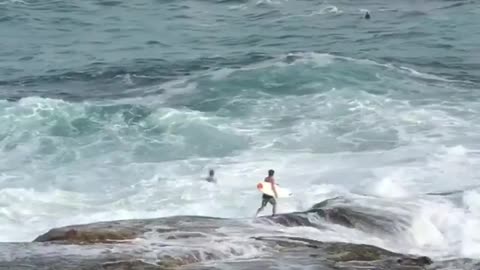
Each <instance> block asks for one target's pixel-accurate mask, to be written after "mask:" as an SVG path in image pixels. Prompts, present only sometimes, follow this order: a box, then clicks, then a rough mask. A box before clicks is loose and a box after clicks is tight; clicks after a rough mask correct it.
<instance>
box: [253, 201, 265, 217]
mask: <svg viewBox="0 0 480 270" xmlns="http://www.w3.org/2000/svg"><path fill="white" fill-rule="evenodd" d="M266 205H267V200H265V198H262V205H261V206H260V208H258V210H257V213H256V214H255V216H258V213H260V212H261V211H262V210H263V208H265V206H266Z"/></svg>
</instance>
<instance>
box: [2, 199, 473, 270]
mask: <svg viewBox="0 0 480 270" xmlns="http://www.w3.org/2000/svg"><path fill="white" fill-rule="evenodd" d="M334 204H335V200H331V201H329V202H327V203H323V204H321V205H320V206H321V207H322V208H317V209H310V210H309V211H305V212H297V213H288V214H281V215H277V216H275V217H263V218H259V219H257V222H268V223H277V224H281V225H284V226H290V227H293V226H311V227H315V228H317V229H319V230H322V229H323V228H324V226H325V224H328V223H336V224H341V225H342V224H343V225H344V226H353V227H354V228H362V229H364V230H368V229H369V226H370V229H372V228H373V229H372V230H374V231H376V232H378V231H379V230H380V229H379V228H382V227H384V226H387V225H388V224H390V223H388V222H383V221H377V220H375V219H381V217H379V214H371V213H368V212H366V213H363V212H362V211H357V210H352V209H350V208H348V207H347V206H345V205H334ZM394 221H395V219H392V222H394ZM277 227H278V226H277ZM384 231H388V230H387V229H385V230H384ZM252 235H253V236H252ZM478 266H479V264H478V262H477V261H460V260H455V261H449V262H432V260H431V259H430V258H428V257H424V256H414V255H409V254H399V253H395V252H392V251H388V250H385V249H382V248H379V247H375V246H371V245H360V244H351V243H337V242H321V241H316V240H312V239H308V238H306V237H304V236H303V235H302V237H293V236H291V235H286V234H285V232H284V231H282V230H272V228H271V227H269V226H252V224H251V223H250V222H249V221H242V220H241V219H220V218H210V217H195V216H176V217H167V218H158V219H145V220H123V221H112V222H100V223H93V224H85V225H76V226H68V227H63V228H56V229H52V230H50V231H48V232H47V233H45V234H43V235H41V236H39V237H37V238H36V239H35V240H34V242H31V243H6V244H5V243H3V244H0V270H3V269H19V270H27V269H28V270H30V269H35V270H53V269H64V270H73V269H82V270H98V269H108V270H110V269H112V270H113V269H121V270H122V269H131V270H142V269H146V270H157V269H160V270H163V269H169V270H173V269H182V270H188V269H192V270H193V269H195V270H198V269H229V270H230V269H231V270H247V269H272V270H273V269H279V268H281V269H291V270H296V269H299V270H300V269H307V268H308V269H322V270H334V269H335V270H339V269H340V270H341V269H345V270H346V269H349V270H356V269H358V270H360V269H372V270H373V269H375V270H420V269H423V270H446V269H463V270H474V269H475V270H476V269H479V267H478Z"/></svg>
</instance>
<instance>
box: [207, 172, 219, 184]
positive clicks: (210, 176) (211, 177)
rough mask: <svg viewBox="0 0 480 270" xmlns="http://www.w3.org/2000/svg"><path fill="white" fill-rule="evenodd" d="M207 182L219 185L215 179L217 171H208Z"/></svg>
mask: <svg viewBox="0 0 480 270" xmlns="http://www.w3.org/2000/svg"><path fill="white" fill-rule="evenodd" d="M205 180H207V182H212V183H217V179H215V171H214V170H213V169H210V170H209V171H208V176H207V178H206V179H205Z"/></svg>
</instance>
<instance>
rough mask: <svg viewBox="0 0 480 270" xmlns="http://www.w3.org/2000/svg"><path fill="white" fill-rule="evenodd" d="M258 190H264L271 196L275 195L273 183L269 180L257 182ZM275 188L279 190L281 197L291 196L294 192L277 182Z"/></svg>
mask: <svg viewBox="0 0 480 270" xmlns="http://www.w3.org/2000/svg"><path fill="white" fill-rule="evenodd" d="M257 189H258V191H260V192H262V193H263V194H267V195H270V196H275V194H274V193H273V190H272V184H271V183H269V182H259V183H258V184H257ZM275 190H276V191H277V195H278V197H279V198H284V197H290V196H292V192H290V190H288V189H286V188H282V187H279V186H278V185H277V184H275Z"/></svg>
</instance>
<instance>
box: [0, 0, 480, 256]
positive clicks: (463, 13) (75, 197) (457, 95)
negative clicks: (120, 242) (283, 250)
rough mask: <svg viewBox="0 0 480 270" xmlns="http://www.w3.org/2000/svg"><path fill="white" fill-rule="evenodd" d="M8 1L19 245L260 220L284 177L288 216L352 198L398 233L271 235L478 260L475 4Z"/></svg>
mask: <svg viewBox="0 0 480 270" xmlns="http://www.w3.org/2000/svg"><path fill="white" fill-rule="evenodd" d="M0 8H1V11H0V23H1V24H2V25H4V27H1V29H0V35H1V36H2V37H5V39H4V38H2V40H3V41H2V43H3V45H2V47H1V48H0V60H1V61H0V74H1V75H0V98H1V100H0V123H1V125H0V151H1V155H0V232H2V233H0V241H1V242H23V241H32V240H33V239H34V238H35V237H37V236H38V235H40V234H42V233H44V232H46V231H47V230H49V229H50V228H55V227H60V226H66V225H71V224H83V223H90V222H98V221H109V220H117V219H142V218H158V217H170V216H177V215H200V216H212V217H222V218H232V219H241V220H245V222H253V217H254V214H255V211H256V209H257V208H258V207H259V206H260V204H261V194H260V193H259V192H258V191H257V190H256V188H255V187H256V183H257V182H259V181H261V180H262V179H263V178H264V177H265V176H266V173H267V171H268V170H269V169H274V170H275V172H276V179H277V182H278V183H279V184H280V185H282V186H285V187H288V189H290V190H291V191H292V192H293V194H294V196H293V197H290V198H282V199H279V205H278V211H279V212H280V213H289V212H295V211H305V210H307V209H308V208H310V207H311V206H312V205H314V204H316V203H318V202H321V201H323V200H326V199H332V198H338V197H341V198H345V202H344V205H348V207H352V208H354V209H361V210H362V211H366V212H368V213H371V214H374V215H379V216H384V217H390V218H398V219H399V220H400V221H401V222H399V223H394V224H390V225H389V226H390V227H391V228H392V230H393V231H392V233H391V234H390V235H389V236H388V237H385V236H384V235H382V234H380V233H376V232H371V233H367V232H365V231H362V230H357V229H355V228H344V227H341V226H337V225H329V226H327V229H326V230H319V229H315V228H309V227H289V228H284V227H281V226H280V225H278V224H277V225H275V224H273V225H268V226H273V227H275V228H276V229H278V230H281V231H283V232H284V233H286V234H288V235H295V236H302V237H308V238H310V239H314V240H319V241H341V242H349V243H367V244H373V245H376V246H379V247H382V248H386V249H389V250H392V251H395V252H402V253H413V254H422V255H426V256H431V257H432V258H435V259H437V258H440V259H453V258H472V259H480V234H479V232H478V227H479V226H480V189H479V187H480V182H479V179H480V172H479V171H480V170H479V169H480V144H479V142H478V134H479V132H480V120H479V119H480V92H479V86H480V58H479V55H480V51H479V49H478V44H479V43H478V42H479V41H480V32H479V29H480V27H478V26H479V25H480V19H479V18H480V8H479V5H478V4H477V3H475V2H473V1H471V2H469V1H440V0H438V1H433V0H432V1H422V3H418V2H415V1H407V2H405V3H382V2H381V1H366V2H365V3H361V4H360V3H356V2H355V3H353V1H347V0H345V1H338V3H337V2H335V3H333V2H331V3H328V2H312V1H303V0H302V1H286V0H284V1H280V0H279V1H275V0H272V1H210V0H209V1H189V0H183V1H175V2H174V1H164V2H158V1H157V2H155V1H144V0H136V1H132V2H129V3H122V2H117V1H107V2H105V3H102V4H100V3H97V2H96V1H84V2H82V3H63V2H62V3H60V2H56V3H55V4H54V3H38V2H36V1H26V0H25V1H3V2H1V5H0ZM365 11H369V12H370V13H371V15H372V18H371V19H370V20H366V19H364V18H363V14H364V13H365ZM63 13H66V14H67V15H65V14H63ZM62 14H63V15H62ZM455 26H456V27H455ZM209 169H214V170H215V172H216V178H217V181H218V184H217V185H215V184H212V183H209V182H206V181H205V177H206V176H207V173H208V170H209ZM270 211H271V207H270V206H268V207H267V208H266V209H265V211H264V212H263V214H264V215H269V214H270ZM265 226H267V225H265ZM260 227H261V226H260ZM258 229H259V230H262V228H258ZM263 229H264V228H263ZM252 233H253V232H252ZM235 237H238V239H237V240H238V242H235V241H234V242H232V243H230V245H231V247H233V248H237V249H240V250H242V256H244V257H251V256H255V255H256V254H260V253H261V249H260V248H257V247H252V246H250V245H249V244H248V243H244V242H243V241H242V237H243V236H242V235H239V236H236V235H235ZM149 241H155V238H154V237H153V238H152V239H150V240H149ZM231 247H230V246H229V247H225V246H224V247H218V249H219V250H221V251H219V252H224V250H223V249H225V248H226V249H228V248H231ZM212 248H215V247H213V246H212ZM225 252H227V251H225ZM227 253H228V252H227Z"/></svg>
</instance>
